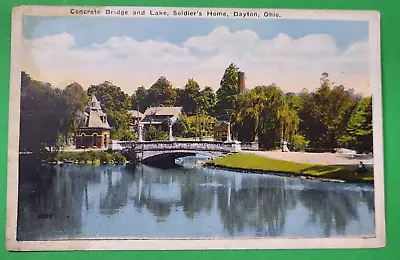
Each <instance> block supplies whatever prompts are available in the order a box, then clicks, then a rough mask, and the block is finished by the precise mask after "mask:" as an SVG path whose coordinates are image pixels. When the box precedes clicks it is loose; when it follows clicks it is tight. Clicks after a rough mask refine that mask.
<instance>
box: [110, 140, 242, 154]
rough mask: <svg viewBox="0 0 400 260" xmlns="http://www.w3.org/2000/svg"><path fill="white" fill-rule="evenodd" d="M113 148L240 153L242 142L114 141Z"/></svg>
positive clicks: (139, 150) (140, 150)
mask: <svg viewBox="0 0 400 260" xmlns="http://www.w3.org/2000/svg"><path fill="white" fill-rule="evenodd" d="M111 147H112V149H114V150H125V149H133V150H135V151H137V152H142V151H161V150H195V151H218V152H238V151H240V150H241V146H240V142H236V141H233V142H222V141H186V140H185V141H148V142H136V141H112V144H111Z"/></svg>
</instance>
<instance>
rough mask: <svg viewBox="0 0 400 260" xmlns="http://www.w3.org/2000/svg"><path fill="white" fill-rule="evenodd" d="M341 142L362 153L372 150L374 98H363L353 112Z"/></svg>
mask: <svg viewBox="0 0 400 260" xmlns="http://www.w3.org/2000/svg"><path fill="white" fill-rule="evenodd" d="M339 143H340V144H341V145H343V146H344V147H346V148H349V149H355V150H357V151H358V152H360V153H363V152H367V153H368V152H372V150H373V131H372V98H371V96H369V97H366V98H363V99H361V100H360V101H359V102H358V103H357V105H356V107H355V109H354V111H353V112H352V113H351V116H350V119H349V121H348V123H347V126H346V129H345V131H344V133H343V135H342V136H341V137H340V139H339Z"/></svg>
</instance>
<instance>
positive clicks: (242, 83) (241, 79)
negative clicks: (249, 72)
mask: <svg viewBox="0 0 400 260" xmlns="http://www.w3.org/2000/svg"><path fill="white" fill-rule="evenodd" d="M245 88H246V75H245V73H244V72H243V71H238V92H239V93H241V94H243V93H244V90H245Z"/></svg>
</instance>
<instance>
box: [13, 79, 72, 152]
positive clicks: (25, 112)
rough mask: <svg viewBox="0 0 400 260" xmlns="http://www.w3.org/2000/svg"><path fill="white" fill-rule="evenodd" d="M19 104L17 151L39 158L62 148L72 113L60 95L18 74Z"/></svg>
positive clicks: (61, 92)
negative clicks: (19, 80) (45, 152)
mask: <svg viewBox="0 0 400 260" xmlns="http://www.w3.org/2000/svg"><path fill="white" fill-rule="evenodd" d="M20 102H21V106H20V120H21V121H20V122H21V123H20V143H19V145H20V150H21V151H30V152H34V153H36V154H39V153H40V152H42V151H43V150H44V149H45V148H50V147H52V148H56V149H58V148H60V147H61V146H63V145H64V143H63V140H65V138H66V137H67V136H68V134H69V132H70V119H71V117H72V114H73V110H74V109H73V107H69V105H70V104H71V103H69V102H67V100H66V96H65V95H64V93H63V91H62V90H60V89H57V88H53V87H52V86H51V85H50V84H49V83H43V82H40V81H36V80H33V79H31V77H30V76H29V75H28V74H26V73H25V72H21V101H20Z"/></svg>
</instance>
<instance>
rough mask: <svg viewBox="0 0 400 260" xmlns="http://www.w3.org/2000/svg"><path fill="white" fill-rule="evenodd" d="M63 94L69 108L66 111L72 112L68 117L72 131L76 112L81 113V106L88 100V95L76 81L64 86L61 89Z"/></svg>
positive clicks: (75, 120)
mask: <svg viewBox="0 0 400 260" xmlns="http://www.w3.org/2000/svg"><path fill="white" fill-rule="evenodd" d="M63 96H64V98H65V101H66V102H67V106H68V108H69V110H70V111H68V113H69V114H72V117H71V118H70V132H71V133H73V132H75V131H76V128H77V117H78V113H81V111H82V110H83V108H84V107H85V106H86V104H87V103H88V102H89V97H88V95H87V93H86V91H85V90H84V89H83V88H82V86H81V85H79V84H78V83H77V82H74V83H72V84H70V85H68V86H66V87H65V89H64V90H63Z"/></svg>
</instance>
